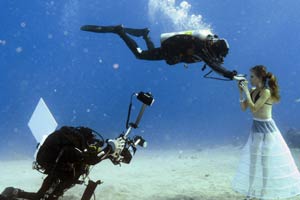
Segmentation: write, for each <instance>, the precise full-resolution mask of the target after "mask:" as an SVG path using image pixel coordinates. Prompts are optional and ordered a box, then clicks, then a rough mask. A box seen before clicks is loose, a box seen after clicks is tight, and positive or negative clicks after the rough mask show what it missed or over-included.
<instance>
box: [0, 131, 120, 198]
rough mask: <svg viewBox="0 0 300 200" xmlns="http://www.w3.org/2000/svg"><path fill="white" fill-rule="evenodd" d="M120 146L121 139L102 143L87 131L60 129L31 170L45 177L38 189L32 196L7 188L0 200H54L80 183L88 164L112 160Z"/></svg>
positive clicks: (38, 156) (46, 143) (52, 136)
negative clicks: (33, 169)
mask: <svg viewBox="0 0 300 200" xmlns="http://www.w3.org/2000/svg"><path fill="white" fill-rule="evenodd" d="M105 144H106V145H105ZM124 146H125V139H124V138H122V137H119V138H117V139H113V140H107V141H106V142H105V141H104V139H103V138H102V136H101V135H100V134H99V133H97V132H95V131H94V130H92V129H90V128H87V127H70V126H63V127H62V128H60V129H59V130H56V131H54V132H53V133H51V134H50V135H49V136H48V137H47V139H46V140H45V142H44V143H43V144H42V145H41V146H40V148H39V150H38V153H37V155H36V161H35V162H34V168H35V169H37V170H38V171H40V172H42V173H43V174H46V175H47V177H46V178H45V179H44V181H43V184H42V186H41V188H40V189H39V190H38V191H37V192H36V193H35V192H25V191H23V190H21V189H17V188H13V187H8V188H6V189H5V190H4V191H3V193H2V195H0V196H1V197H0V199H1V200H2V199H3V200H12V199H17V198H22V199H29V200H39V199H47V200H55V199H58V198H59V197H60V196H62V195H63V194H64V192H65V191H66V190H67V189H69V188H71V187H72V186H74V185H75V184H80V183H81V181H80V180H79V178H80V176H82V175H84V176H87V175H88V174H89V167H90V166H91V165H96V164H97V163H99V162H100V161H102V160H104V159H107V158H110V159H114V157H117V156H119V155H118V154H119V153H120V152H121V151H122V150H123V149H124Z"/></svg>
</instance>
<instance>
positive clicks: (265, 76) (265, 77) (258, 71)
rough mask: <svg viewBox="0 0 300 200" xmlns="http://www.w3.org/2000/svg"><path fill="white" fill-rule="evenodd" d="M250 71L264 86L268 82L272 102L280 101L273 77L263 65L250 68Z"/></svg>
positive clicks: (276, 84)
mask: <svg viewBox="0 0 300 200" xmlns="http://www.w3.org/2000/svg"><path fill="white" fill-rule="evenodd" d="M251 71H252V72H253V73H254V74H255V75H256V76H257V77H258V78H260V79H261V80H262V82H263V84H264V85H266V83H267V82H268V86H269V89H270V91H271V98H272V100H273V101H274V102H278V101H280V95H279V86H278V82H277V78H276V77H275V75H274V74H272V73H271V72H268V71H267V68H266V67H265V66H263V65H256V66H254V67H252V68H251Z"/></svg>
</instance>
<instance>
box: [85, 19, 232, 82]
mask: <svg viewBox="0 0 300 200" xmlns="http://www.w3.org/2000/svg"><path fill="white" fill-rule="evenodd" d="M81 30H84V31H91V32H96V33H116V34H118V35H119V36H120V37H121V38H122V39H123V40H124V42H125V43H126V45H127V46H128V48H129V49H130V50H131V51H132V53H133V54H134V55H135V56H136V58H138V59H143V60H165V61H166V63H167V64H169V65H175V64H177V63H196V62H201V61H204V62H205V63H206V64H208V65H209V66H210V67H211V68H212V69H213V70H214V71H216V72H217V73H219V74H221V75H223V76H224V77H226V78H229V79H232V78H233V76H234V75H236V72H235V71H229V70H227V69H225V68H224V67H223V66H222V63H223V58H224V57H225V56H226V55H227V53H228V46H227V43H226V41H225V40H224V39H218V38H217V36H215V35H214V36H209V37H207V39H204V40H202V39H200V38H198V37H194V36H192V35H184V34H180V35H175V36H172V37H170V38H168V39H166V40H165V41H163V42H162V43H161V47H158V48H155V47H154V44H153V42H152V41H151V39H150V37H149V35H148V33H149V30H148V29H132V28H124V27H123V26H94V25H85V26H82V27H81ZM128 34H130V35H133V36H135V37H143V39H144V40H145V42H146V44H147V48H148V49H147V50H141V49H140V48H139V47H138V45H137V43H136V42H135V41H134V40H133V39H132V38H131V37H129V36H128Z"/></svg>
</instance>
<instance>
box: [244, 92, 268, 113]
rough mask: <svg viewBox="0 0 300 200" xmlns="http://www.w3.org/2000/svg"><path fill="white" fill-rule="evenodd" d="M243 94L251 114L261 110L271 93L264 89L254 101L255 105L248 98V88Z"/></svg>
mask: <svg viewBox="0 0 300 200" xmlns="http://www.w3.org/2000/svg"><path fill="white" fill-rule="evenodd" d="M245 94H246V98H247V102H248V106H249V108H250V109H251V111H252V112H253V113H255V112H257V111H258V110H259V109H261V107H262V106H263V105H264V104H265V103H266V101H267V100H268V99H269V98H270V96H271V92H270V90H269V89H264V90H262V91H261V92H260V95H261V96H260V97H259V99H258V100H257V101H256V103H254V102H253V101H252V99H251V96H250V92H249V90H248V88H247V89H246V90H245Z"/></svg>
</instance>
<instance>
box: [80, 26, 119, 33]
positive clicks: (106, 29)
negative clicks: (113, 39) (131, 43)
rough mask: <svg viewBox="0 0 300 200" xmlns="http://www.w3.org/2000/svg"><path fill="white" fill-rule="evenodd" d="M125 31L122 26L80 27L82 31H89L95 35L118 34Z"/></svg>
mask: <svg viewBox="0 0 300 200" xmlns="http://www.w3.org/2000/svg"><path fill="white" fill-rule="evenodd" d="M122 29H123V26H122V25H117V26H96V25H84V26H82V27H80V30H82V31H89V32H95V33H118V32H119V31H120V30H122Z"/></svg>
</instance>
